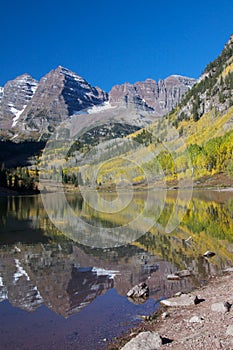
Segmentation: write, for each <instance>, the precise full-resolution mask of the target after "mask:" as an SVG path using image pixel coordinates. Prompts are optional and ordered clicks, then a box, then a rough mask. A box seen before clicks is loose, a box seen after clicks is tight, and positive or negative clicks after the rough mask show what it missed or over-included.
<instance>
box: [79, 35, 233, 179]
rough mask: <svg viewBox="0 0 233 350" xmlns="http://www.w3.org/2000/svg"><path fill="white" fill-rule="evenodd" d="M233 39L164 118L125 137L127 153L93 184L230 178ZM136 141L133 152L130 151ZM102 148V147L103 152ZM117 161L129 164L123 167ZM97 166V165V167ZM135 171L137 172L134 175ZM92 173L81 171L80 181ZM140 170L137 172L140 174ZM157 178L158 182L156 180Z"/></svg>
mask: <svg viewBox="0 0 233 350" xmlns="http://www.w3.org/2000/svg"><path fill="white" fill-rule="evenodd" d="M232 78H233V36H231V38H230V40H229V41H228V43H227V44H226V45H225V47H224V49H223V51H222V53H221V54H220V56H219V57H218V58H217V59H216V60H215V61H213V62H212V63H210V64H209V65H208V66H207V68H206V69H205V71H204V73H203V75H202V76H201V78H200V79H199V80H198V82H197V83H196V84H195V85H194V86H193V87H192V88H191V89H190V90H189V91H188V92H187V93H186V94H185V96H184V97H183V99H182V101H181V103H180V104H179V105H178V106H177V107H176V108H175V109H174V110H173V111H172V112H170V113H169V114H167V115H166V116H165V117H163V118H158V119H157V120H156V121H155V122H154V123H153V124H152V125H150V126H148V127H147V128H145V129H142V130H140V131H137V132H136V133H134V134H132V135H131V136H130V137H128V139H129V140H132V141H134V143H131V145H130V143H129V144H128V145H127V153H125V151H123V153H122V154H121V157H120V158H119V154H118V155H117V156H115V157H114V156H112V157H111V158H109V159H108V162H106V159H104V162H105V163H103V165H102V166H98V167H99V169H101V170H100V172H99V173H98V178H97V182H100V183H101V184H105V185H109V184H110V183H111V182H112V179H114V181H118V180H119V179H121V178H122V171H123V170H122V169H124V176H126V177H127V179H131V181H132V182H133V183H134V184H146V182H148V181H149V182H150V181H152V182H153V181H156V179H158V180H159V181H160V182H159V183H160V185H162V186H163V185H164V183H162V182H161V181H162V178H163V180H165V181H170V180H172V181H173V183H174V180H175V181H176V182H177V181H179V180H180V179H182V178H188V177H190V176H193V177H194V179H199V178H201V177H206V176H214V175H215V174H217V173H219V172H225V173H227V174H229V175H232V174H233V106H232V97H233V79H232ZM135 141H136V143H137V145H138V146H135ZM102 148H103V147H102ZM122 156H126V157H127V159H130V160H131V161H129V162H128V163H127V164H125V163H124V161H123V160H121V159H122ZM100 163H101V161H100ZM137 167H138V170H137ZM92 168H95V165H92V166H90V169H89V170H88V168H85V171H83V174H82V175H83V180H84V183H85V177H86V178H90V175H88V173H89V174H90V172H91V171H93V170H92ZM139 168H140V169H139ZM161 176H162V177H161Z"/></svg>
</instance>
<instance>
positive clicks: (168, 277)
mask: <svg viewBox="0 0 233 350" xmlns="http://www.w3.org/2000/svg"><path fill="white" fill-rule="evenodd" d="M167 279H168V280H173V281H177V280H180V276H178V275H176V274H171V275H167Z"/></svg>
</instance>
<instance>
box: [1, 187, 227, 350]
mask: <svg viewBox="0 0 233 350" xmlns="http://www.w3.org/2000/svg"><path fill="white" fill-rule="evenodd" d="M189 196H190V194H188V195H187V196H186V195H185V193H184V194H183V195H178V193H177V191H167V192H166V195H165V194H164V193H163V192H159V191H154V192H153V191H152V192H151V193H150V196H149V197H148V195H147V194H145V193H144V192H138V193H136V194H134V195H132V194H131V193H123V192H122V194H121V196H120V197H121V198H120V199H119V198H117V196H116V194H114V193H109V194H105V193H101V194H100V198H102V199H103V201H101V200H100V203H98V205H97V201H99V199H97V198H95V197H94V199H93V200H92V193H91V192H90V193H86V194H85V198H83V196H80V195H79V194H75V193H69V194H67V195H66V196H65V200H64V195H63V194H60V193H55V194H49V193H48V194H44V195H42V196H41V195H38V196H24V197H23V196H22V197H20V196H19V197H2V198H0V227H1V231H0V232H1V233H0V235H1V236H0V237H1V241H0V242H1V243H0V302H1V303H0V322H1V328H0V337H1V347H2V348H4V349H11V350H14V349H80V350H86V349H104V347H105V346H106V344H107V343H108V342H109V341H110V340H111V339H113V338H114V337H115V336H119V335H120V334H121V333H122V332H125V331H127V330H128V329H129V328H131V327H132V326H136V325H137V324H138V323H139V322H140V315H148V314H150V313H152V312H153V311H155V310H156V309H157V308H158V307H159V301H160V300H161V299H163V298H166V297H169V296H171V295H173V294H174V293H176V292H178V291H182V292H187V291H190V290H192V289H193V288H195V287H197V286H199V285H201V284H204V283H207V281H208V279H209V278H210V277H211V276H213V275H217V274H221V273H222V271H223V270H224V269H226V268H228V267H232V266H233V192H227V191H207V190H195V191H194V192H193V193H192V197H191V200H190V202H189V203H187V201H186V200H185V198H189ZM100 209H101V210H100ZM174 213H176V215H174ZM172 217H173V219H172V220H171V218H172ZM177 218H178V219H177ZM173 226H174V227H173ZM207 250H211V251H214V252H215V253H216V255H215V256H214V257H213V258H211V259H206V258H204V257H203V254H204V253H205V251H207ZM182 269H189V270H190V271H191V272H192V275H191V276H190V277H187V278H183V279H180V280H179V281H169V280H168V279H167V275H168V274H171V273H174V272H176V271H177V270H182ZM139 282H146V283H147V284H148V285H149V288H150V297H149V298H148V300H147V301H146V302H144V303H142V304H136V303H134V302H132V301H130V300H129V299H128V298H127V297H126V293H127V292H128V290H129V289H130V288H131V287H133V286H134V285H136V284H138V283H139Z"/></svg>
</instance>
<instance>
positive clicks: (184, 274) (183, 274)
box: [175, 270, 191, 278]
mask: <svg viewBox="0 0 233 350" xmlns="http://www.w3.org/2000/svg"><path fill="white" fill-rule="evenodd" d="M175 275H177V276H179V277H181V278H182V277H188V276H191V272H190V271H189V270H182V271H177V272H176V273H175Z"/></svg>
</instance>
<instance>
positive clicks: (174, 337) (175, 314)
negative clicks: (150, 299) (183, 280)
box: [106, 269, 233, 350]
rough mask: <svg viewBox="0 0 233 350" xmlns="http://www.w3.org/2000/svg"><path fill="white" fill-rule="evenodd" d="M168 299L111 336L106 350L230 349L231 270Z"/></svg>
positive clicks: (232, 331) (232, 319) (232, 327)
mask: <svg viewBox="0 0 233 350" xmlns="http://www.w3.org/2000/svg"><path fill="white" fill-rule="evenodd" d="M168 301H170V306H164V305H163V306H162V307H161V308H160V310H159V311H158V312H156V313H155V314H153V315H151V316H149V317H148V316H147V317H145V319H144V320H143V322H142V323H141V324H140V325H139V326H138V327H137V328H135V329H131V330H130V331H129V332H128V333H127V334H125V335H123V336H121V337H118V338H116V339H114V341H113V342H112V343H110V344H109V345H108V346H107V347H106V350H117V349H124V350H127V349H128V348H130V349H131V350H134V349H137V350H140V349H143V350H150V349H154V350H155V349H164V350H165V349H174V350H186V349H187V350H203V349H208V348H210V349H215V350H217V349H224V350H232V349H233V307H231V305H232V303H233V271H232V270H231V269H229V270H227V271H225V272H224V274H223V275H222V276H218V277H213V278H211V279H210V281H209V283H208V285H206V286H202V287H200V288H199V289H197V290H195V291H193V292H192V293H191V294H181V295H177V296H175V297H174V298H170V299H168ZM167 304H169V303H167ZM139 334H140V336H139V338H137V337H138V335H139ZM132 339H134V341H132ZM130 341H131V343H129V342H130ZM134 343H135V344H134ZM126 344H127V345H126ZM150 344H152V345H150Z"/></svg>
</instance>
